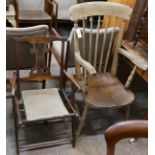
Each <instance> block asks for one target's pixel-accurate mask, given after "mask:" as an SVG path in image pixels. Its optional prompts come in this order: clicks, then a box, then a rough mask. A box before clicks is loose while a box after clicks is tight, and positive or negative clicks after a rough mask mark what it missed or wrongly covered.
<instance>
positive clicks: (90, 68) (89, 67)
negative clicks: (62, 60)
mask: <svg viewBox="0 0 155 155" xmlns="http://www.w3.org/2000/svg"><path fill="white" fill-rule="evenodd" d="M75 60H76V61H77V62H78V63H79V64H80V65H81V66H83V67H84V69H86V70H87V71H88V73H89V74H90V75H93V74H96V70H95V68H94V67H93V66H92V65H91V64H90V63H89V62H87V61H86V60H84V59H83V58H82V57H81V56H80V51H77V52H75Z"/></svg>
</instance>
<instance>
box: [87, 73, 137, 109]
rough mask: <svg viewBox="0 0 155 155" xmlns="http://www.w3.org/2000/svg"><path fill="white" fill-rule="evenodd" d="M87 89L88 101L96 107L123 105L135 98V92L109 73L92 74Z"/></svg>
mask: <svg viewBox="0 0 155 155" xmlns="http://www.w3.org/2000/svg"><path fill="white" fill-rule="evenodd" d="M86 91H87V93H86V101H87V102H88V103H89V104H90V105H92V106H93V107H96V108H101V107H121V106H125V105H128V104H130V103H131V102H132V101H133V100H134V94H133V93H132V92H131V91H129V90H127V89H125V87H124V85H123V84H122V83H121V82H120V81H119V80H118V79H117V78H115V77H113V76H112V75H111V74H109V73H105V74H97V75H93V76H91V77H90V78H89V79H88V88H87V89H86Z"/></svg>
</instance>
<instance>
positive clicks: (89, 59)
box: [88, 17, 93, 63]
mask: <svg viewBox="0 0 155 155" xmlns="http://www.w3.org/2000/svg"><path fill="white" fill-rule="evenodd" d="M92 30H93V17H90V34H89V58H88V61H89V62H90V63H91V60H92Z"/></svg>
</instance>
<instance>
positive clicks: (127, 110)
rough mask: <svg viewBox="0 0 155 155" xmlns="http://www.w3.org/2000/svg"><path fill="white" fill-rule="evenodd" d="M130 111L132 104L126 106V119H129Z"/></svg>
mask: <svg viewBox="0 0 155 155" xmlns="http://www.w3.org/2000/svg"><path fill="white" fill-rule="evenodd" d="M129 113H130V105H128V106H127V107H126V113H125V120H128V119H129Z"/></svg>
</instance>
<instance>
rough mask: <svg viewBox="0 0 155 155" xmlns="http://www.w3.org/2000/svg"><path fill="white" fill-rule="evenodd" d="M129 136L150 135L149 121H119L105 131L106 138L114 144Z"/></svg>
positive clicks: (144, 136)
mask: <svg viewBox="0 0 155 155" xmlns="http://www.w3.org/2000/svg"><path fill="white" fill-rule="evenodd" d="M129 137H143V138H147V137H148V121H146V120H133V121H124V122H119V123H116V124H114V125H112V126H111V127H109V128H108V129H107V130H106V131H105V138H106V141H107V143H108V144H109V145H114V144H115V143H117V142H118V141H119V140H121V139H123V138H129Z"/></svg>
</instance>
